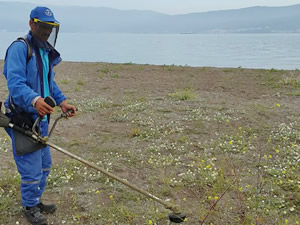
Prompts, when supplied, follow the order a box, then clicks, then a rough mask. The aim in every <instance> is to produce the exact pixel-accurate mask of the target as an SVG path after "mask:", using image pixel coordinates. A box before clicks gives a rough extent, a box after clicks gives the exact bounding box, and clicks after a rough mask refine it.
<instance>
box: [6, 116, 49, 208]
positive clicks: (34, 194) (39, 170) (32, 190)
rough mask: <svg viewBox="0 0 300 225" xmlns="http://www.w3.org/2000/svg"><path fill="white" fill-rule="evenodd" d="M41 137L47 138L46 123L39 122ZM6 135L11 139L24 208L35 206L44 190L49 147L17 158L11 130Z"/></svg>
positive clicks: (47, 171)
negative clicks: (19, 176) (19, 177)
mask: <svg viewBox="0 0 300 225" xmlns="http://www.w3.org/2000/svg"><path fill="white" fill-rule="evenodd" d="M40 132H41V135H42V136H48V122H47V121H42V122H41V130H40ZM7 133H8V134H9V136H10V137H11V139H12V147H13V153H14V159H15V162H16V165H17V168H18V172H19V173H20V175H21V197H22V203H23V205H24V206H26V207H32V206H36V205H37V204H39V203H40V198H41V196H42V194H43V192H44V190H45V188H46V183H47V177H48V175H49V173H50V168H51V164H52V160H51V154H50V148H49V146H47V147H45V148H42V149H40V150H37V151H35V152H32V153H28V154H25V155H22V156H18V155H17V154H16V151H15V144H14V135H13V132H12V130H11V129H7Z"/></svg>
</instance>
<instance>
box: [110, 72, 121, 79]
mask: <svg viewBox="0 0 300 225" xmlns="http://www.w3.org/2000/svg"><path fill="white" fill-rule="evenodd" d="M111 77H112V78H115V79H118V78H120V75H119V74H118V73H114V74H112V75H111Z"/></svg>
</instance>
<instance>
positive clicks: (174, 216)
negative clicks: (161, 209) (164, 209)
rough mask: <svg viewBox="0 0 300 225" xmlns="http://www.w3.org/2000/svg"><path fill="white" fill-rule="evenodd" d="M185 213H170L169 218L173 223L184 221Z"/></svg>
mask: <svg viewBox="0 0 300 225" xmlns="http://www.w3.org/2000/svg"><path fill="white" fill-rule="evenodd" d="M185 218H186V215H185V214H184V213H170V214H169V220H170V221H171V222H173V223H182V222H184V220H185Z"/></svg>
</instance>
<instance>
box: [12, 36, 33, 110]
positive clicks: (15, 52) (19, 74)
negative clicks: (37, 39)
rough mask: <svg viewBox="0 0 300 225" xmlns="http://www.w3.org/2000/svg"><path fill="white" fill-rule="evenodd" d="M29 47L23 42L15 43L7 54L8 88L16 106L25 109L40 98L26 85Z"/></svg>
mask: <svg viewBox="0 0 300 225" xmlns="http://www.w3.org/2000/svg"><path fill="white" fill-rule="evenodd" d="M26 58H27V47H26V45H25V43H23V42H15V43H13V44H12V45H11V46H10V48H9V49H8V52H7V58H6V62H7V66H6V68H7V71H6V78H7V87H8V90H9V94H10V96H11V97H12V98H13V101H14V103H15V104H16V105H18V106H19V107H21V108H23V109H28V108H31V106H32V105H31V103H32V100H33V99H34V98H35V97H37V96H39V94H38V93H36V92H35V91H34V90H33V89H32V88H31V87H29V86H28V85H27V83H26V64H27V63H26Z"/></svg>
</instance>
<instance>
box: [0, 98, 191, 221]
mask: <svg viewBox="0 0 300 225" xmlns="http://www.w3.org/2000/svg"><path fill="white" fill-rule="evenodd" d="M45 102H46V103H47V104H49V105H51V106H52V107H54V106H55V105H56V103H55V101H54V100H53V99H52V98H45ZM1 104H2V103H1V102H0V127H3V128H11V129H13V130H15V131H17V132H20V133H22V134H24V135H26V136H27V137H29V138H31V139H32V140H33V141H36V142H39V143H41V144H44V145H48V146H50V147H52V148H53V149H55V150H57V151H59V152H61V153H63V154H65V155H67V156H69V157H71V158H73V159H75V160H77V161H79V162H81V163H83V164H85V165H87V166H89V167H91V168H94V169H95V170H97V171H100V172H101V173H103V174H105V175H106V176H108V177H111V178H112V179H114V180H116V181H118V182H120V183H122V184H124V185H126V186H127V187H129V188H131V189H133V190H135V191H137V192H139V193H141V194H143V195H145V196H146V197H148V198H151V199H153V200H154V201H156V202H158V203H160V204H162V205H163V206H164V207H165V208H166V209H169V210H171V211H172V212H171V213H169V220H170V221H171V222H173V223H181V222H183V221H184V220H185V218H186V215H185V214H184V213H182V212H181V209H180V206H179V205H176V204H172V203H170V202H166V201H164V200H162V199H160V198H158V197H156V196H155V195H153V194H151V193H149V192H147V191H145V190H143V189H141V188H139V187H137V186H135V185H133V184H131V183H129V182H128V181H126V180H124V179H122V178H120V177H118V176H116V175H114V174H112V173H110V172H108V171H106V170H105V169H104V168H101V167H99V166H97V165H95V164H94V163H91V162H89V161H87V160H85V159H83V158H81V157H79V156H77V155H75V154H73V153H71V152H68V151H67V150H65V149H63V148H61V147H59V146H57V145H55V144H53V143H51V142H49V137H50V135H51V134H52V131H53V129H54V128H55V126H56V123H57V122H58V120H60V119H62V118H66V117H67V113H68V112H66V113H62V114H61V115H60V117H58V118H57V119H56V120H55V122H54V124H53V126H52V128H51V131H50V132H49V136H48V137H41V136H40V135H39V134H38V133H37V132H35V128H36V127H35V126H37V124H38V122H39V121H40V120H41V118H40V117H39V118H37V121H36V122H35V123H34V126H33V128H32V130H24V129H22V128H21V127H18V126H17V125H15V124H13V123H12V122H11V119H10V118H9V117H7V116H6V115H5V114H3V113H2V111H1Z"/></svg>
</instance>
